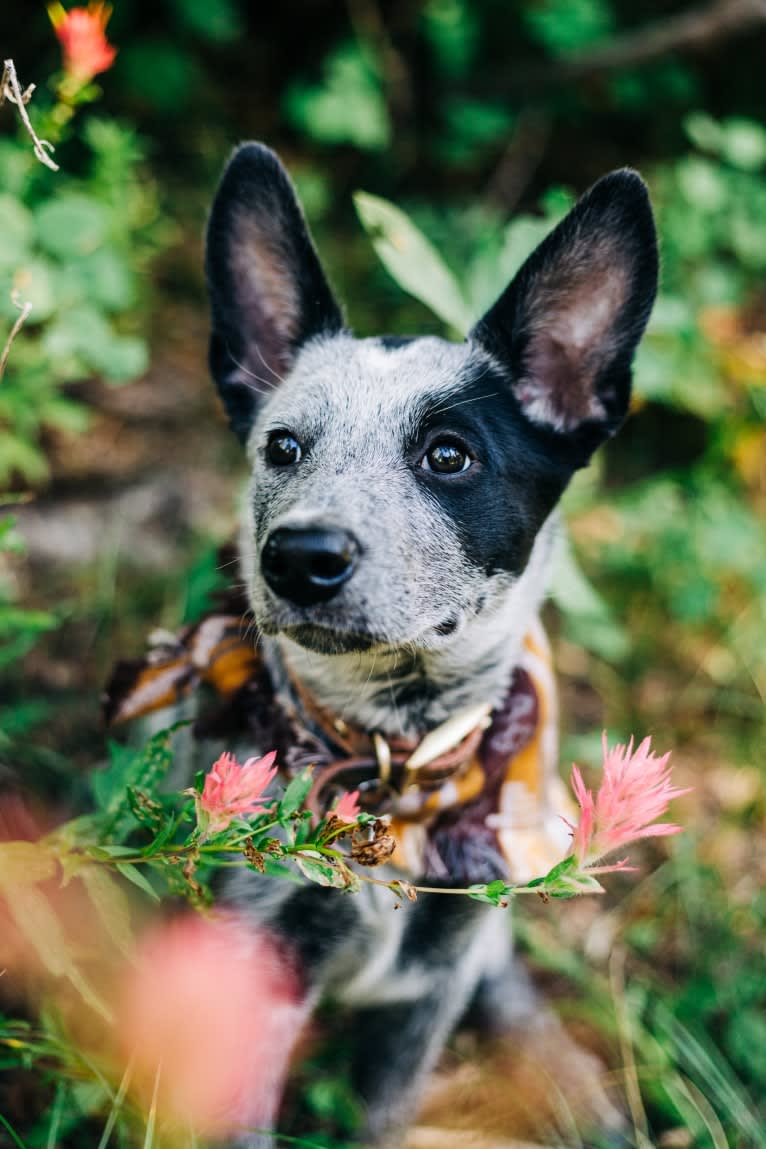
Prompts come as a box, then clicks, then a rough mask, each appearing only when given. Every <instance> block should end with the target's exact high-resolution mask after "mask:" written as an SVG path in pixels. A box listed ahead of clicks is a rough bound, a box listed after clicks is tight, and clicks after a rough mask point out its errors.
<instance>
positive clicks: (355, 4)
mask: <svg viewBox="0 0 766 1149" xmlns="http://www.w3.org/2000/svg"><path fill="white" fill-rule="evenodd" d="M347 3H348V13H349V17H350V20H351V23H352V25H353V28H354V31H355V32H356V35H357V37H358V39H359V40H360V41H361V42H362V43H365V42H366V43H367V44H368V45H369V46H370V48H371V49H372V51H373V52H374V53H375V54H376V55H377V56H378V59H379V60H380V64H381V68H382V70H383V82H384V85H385V88H386V92H387V96H388V100H389V103H390V105H391V107H392V109H393V110H394V112H395V113H396V114H397V115H398V116H399V117H400V118H403V117H406V116H408V115H410V114H411V111H412V84H411V81H410V75H409V72H408V71H407V65H406V63H405V61H404V57H403V56H402V53H401V52H400V51H399V49H398V48H397V47H396V45H395V44H394V42H393V40H392V39H391V35H390V33H389V31H388V29H387V28H386V25H385V21H384V20H383V16H382V13H381V11H380V9H379V7H378V5H377V3H376V0H347Z"/></svg>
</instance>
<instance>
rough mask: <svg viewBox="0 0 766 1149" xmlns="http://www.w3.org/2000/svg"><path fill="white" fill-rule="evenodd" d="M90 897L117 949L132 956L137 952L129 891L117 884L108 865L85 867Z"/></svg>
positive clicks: (82, 877) (84, 874)
mask: <svg viewBox="0 0 766 1149" xmlns="http://www.w3.org/2000/svg"><path fill="white" fill-rule="evenodd" d="M79 877H80V879H81V880H82V882H83V884H84V886H85V889H86V890H87V891H88V897H89V898H90V900H91V902H92V903H93V905H94V907H95V909H96V912H97V914H98V916H99V918H100V919H101V921H102V922H103V924H104V926H105V928H106V931H107V933H108V934H109V936H110V938H111V939H112V941H113V942H114V944H115V945H116V946H117V948H118V949H119V950H120V951H121V952H122V953H124V954H125V955H126V956H127V957H130V956H131V954H132V953H133V950H134V938H133V930H132V929H131V925H130V904H129V902H128V899H127V898H126V897H125V891H124V890H123V889H122V888H121V887H120V885H119V884H118V883H117V882H115V880H114V879H113V878H112V876H111V875H110V874H109V872H108V870H107V869H106V867H105V866H97V865H96V866H94V865H90V866H85V867H84V868H83V869H81V870H80V872H79Z"/></svg>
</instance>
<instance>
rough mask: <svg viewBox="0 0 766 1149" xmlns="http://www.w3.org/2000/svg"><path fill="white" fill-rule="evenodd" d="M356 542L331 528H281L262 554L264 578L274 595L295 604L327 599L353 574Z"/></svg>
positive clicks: (267, 541)
mask: <svg viewBox="0 0 766 1149" xmlns="http://www.w3.org/2000/svg"><path fill="white" fill-rule="evenodd" d="M358 554H359V544H358V543H357V541H356V539H355V538H354V536H353V535H350V534H349V533H348V531H342V530H338V529H336V528H332V527H325V528H317V527H306V528H298V527H280V528H279V530H276V531H272V533H271V534H270V535H269V537H268V538H267V540H266V545H265V546H264V548H263V554H262V555H261V569H262V571H263V577H264V578H265V579H266V582H267V583H268V584H269V586H270V587H271V589H272V590H273V591H274V593H275V594H278V595H279V596H280V598H286V599H289V601H290V602H294V603H295V604H296V606H314V605H315V604H316V603H320V602H327V601H328V600H329V599H331V598H332V597H333V596H334V595H336V594H337V593H338V591H339V590H340V588H341V587H342V586H343V584H344V583H345V582H348V580H349V579H350V578H351V576H352V574H353V573H354V566H355V564H356V557H357V555H358Z"/></svg>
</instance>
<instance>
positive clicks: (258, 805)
mask: <svg viewBox="0 0 766 1149" xmlns="http://www.w3.org/2000/svg"><path fill="white" fill-rule="evenodd" d="M276 756H277V755H276V751H275V750H272V751H271V753H269V754H266V755H265V756H264V757H263V758H248V759H247V761H246V762H245V764H244V765H240V763H239V762H237V759H236V758H235V757H234V755H233V754H222V755H221V757H220V758H219V759H218V760H217V761H216V762H214V763H213V766H212V768H211V770H210V773H209V774H208V775H207V776H206V778H205V785H204V786H203V789H202V793H201V794H195V795H194V797H195V801H196V803H197V817H198V819H199V823H200V827H201V828H202V830H203V833H204V834H205V835H209V834H217V833H219V831H221V830H225V829H226V827H227V826H229V825H230V823H231V822H232V820H233V819H234V818H238V817H240V816H241V815H247V814H258V813H260V812H261V811H262V810H263V809H265V806H264V804H263V802H262V801H261V799H262V798H263V795H264V792H265V791H266V790H267V789H268V787H269V786H270V785H271V782H272V781H273V779H274V776H275V775H276V773H277V768H276V766H275V765H274V760H275V759H276Z"/></svg>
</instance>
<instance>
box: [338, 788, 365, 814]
mask: <svg viewBox="0 0 766 1149" xmlns="http://www.w3.org/2000/svg"><path fill="white" fill-rule="evenodd" d="M358 797H359V791H358V790H351V791H347V792H346V793H345V794H342V795H341V797H340V798H339V799H338V801H337V803H336V805H335V808H334V809H333V810H331V811H330V812H331V813H332V814H334V815H335V817H336V818H340V820H341V822H355V821H356V820H357V818H358V817H359V815H360V814H361V812H362V811H361V809H360V807H359V802H358V801H357V799H358Z"/></svg>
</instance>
